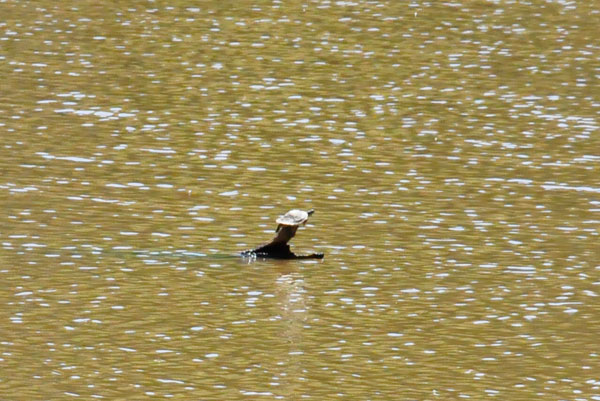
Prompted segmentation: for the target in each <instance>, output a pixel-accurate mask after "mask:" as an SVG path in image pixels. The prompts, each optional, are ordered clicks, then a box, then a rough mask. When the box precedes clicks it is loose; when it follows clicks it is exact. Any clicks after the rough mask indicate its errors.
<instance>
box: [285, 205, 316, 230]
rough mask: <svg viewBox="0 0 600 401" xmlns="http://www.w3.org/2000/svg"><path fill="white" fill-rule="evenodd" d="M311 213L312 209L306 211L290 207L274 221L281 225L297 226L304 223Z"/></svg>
mask: <svg viewBox="0 0 600 401" xmlns="http://www.w3.org/2000/svg"><path fill="white" fill-rule="evenodd" d="M313 213H314V209H310V210H309V211H306V212H305V211H304V210H298V209H292V210H290V211H289V212H287V213H286V214H284V215H283V216H280V217H279V218H278V219H277V220H276V222H277V224H281V225H283V226H299V225H300V224H304V223H306V220H308V217H309V216H310V215H311V214H313Z"/></svg>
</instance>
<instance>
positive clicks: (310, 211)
mask: <svg viewBox="0 0 600 401" xmlns="http://www.w3.org/2000/svg"><path fill="white" fill-rule="evenodd" d="M314 212H315V209H310V210H308V211H307V212H306V213H308V215H309V216H310V215H312V214H313V213H314Z"/></svg>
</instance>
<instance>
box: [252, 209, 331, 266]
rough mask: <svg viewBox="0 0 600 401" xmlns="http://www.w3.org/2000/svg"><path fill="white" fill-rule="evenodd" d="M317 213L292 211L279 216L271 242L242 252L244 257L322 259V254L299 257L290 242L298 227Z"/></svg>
mask: <svg viewBox="0 0 600 401" xmlns="http://www.w3.org/2000/svg"><path fill="white" fill-rule="evenodd" d="M314 212H315V210H314V209H310V210H307V211H304V210H299V209H292V210H290V211H289V212H287V213H286V214H284V215H283V216H279V218H277V220H275V222H276V223H277V228H276V229H275V237H273V239H272V240H271V242H269V243H267V244H265V245H262V246H259V247H257V248H255V249H251V250H248V251H244V252H242V255H243V256H255V257H256V256H258V257H263V258H274V259H322V258H323V254H322V253H313V254H310V255H301V256H298V255H296V254H295V253H293V252H292V251H291V250H290V246H289V245H288V242H289V241H290V240H291V239H292V238H293V237H294V235H296V231H297V230H298V227H299V226H301V225H304V224H306V221H307V220H308V218H309V217H310V216H311V215H312V214H313V213H314Z"/></svg>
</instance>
